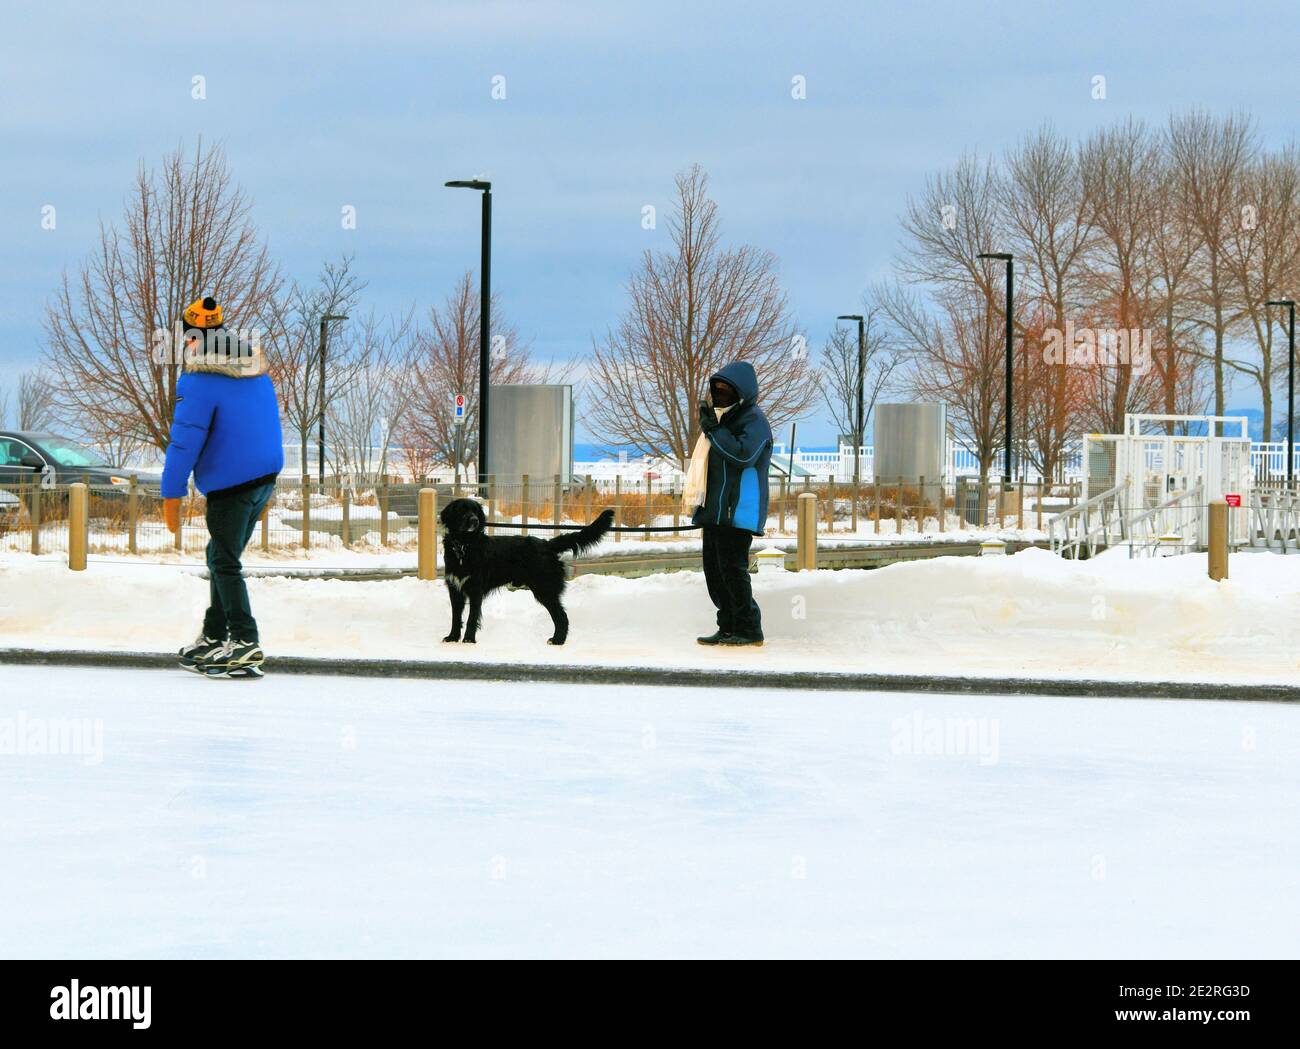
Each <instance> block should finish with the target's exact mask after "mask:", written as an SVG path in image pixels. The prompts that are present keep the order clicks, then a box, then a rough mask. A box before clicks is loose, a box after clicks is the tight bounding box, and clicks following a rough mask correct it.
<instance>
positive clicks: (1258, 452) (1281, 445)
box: [1250, 441, 1300, 480]
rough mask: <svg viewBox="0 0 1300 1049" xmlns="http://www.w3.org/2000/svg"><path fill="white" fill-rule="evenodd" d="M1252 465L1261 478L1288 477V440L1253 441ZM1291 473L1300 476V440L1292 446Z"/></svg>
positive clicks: (1251, 450) (1251, 449)
mask: <svg viewBox="0 0 1300 1049" xmlns="http://www.w3.org/2000/svg"><path fill="white" fill-rule="evenodd" d="M1250 467H1251V470H1253V471H1254V474H1255V476H1256V477H1258V478H1260V479H1261V480H1266V479H1281V478H1284V477H1286V441H1255V442H1253V443H1252V444H1251V446H1250ZM1291 474H1292V476H1293V477H1300V441H1297V442H1296V443H1295V444H1294V445H1292V447H1291Z"/></svg>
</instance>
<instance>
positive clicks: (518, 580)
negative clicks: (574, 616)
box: [439, 499, 614, 645]
mask: <svg viewBox="0 0 1300 1049" xmlns="http://www.w3.org/2000/svg"><path fill="white" fill-rule="evenodd" d="M439 517H440V518H441V519H442V524H443V527H444V528H445V529H446V538H445V539H444V540H443V544H442V558H443V561H442V563H443V569H444V571H445V573H446V576H447V592H448V593H449V594H450V595H451V633H450V634H448V635H447V636H446V637H444V638H443V640H444V641H459V640H460V630H461V615H462V613H463V612H464V610H465V601H466V599H468V600H469V624H468V625H467V626H466V628H465V640H466V641H467V642H469V643H470V644H473V643H474V635H475V634H476V633H478V628H479V624H480V622H481V621H482V614H481V613H482V608H483V598H485V597H487V595H488V594H490V593H491V592H492V591H493V590H495V589H497V587H500V586H505V585H506V584H510V585H512V586H525V587H527V588H528V589H529V590H531V591H532V592H533V597H535V598H537V600H538V602H539V603H540V604H541V606H542V607H543V608H545V609H546V611H548V612H550V613H551V619H552V620H553V621H554V623H555V634H554V636H553V637H551V639H550V644H552V645H562V644H564V640H565V638H567V637H568V636H569V617H568V616H566V615H565V614H564V606H563V605H562V604H560V595H561V594H563V593H564V583H565V578H564V565H563V563H562V562H561V561H560V555H561V554H563V553H567V552H569V551H573V552H574V553H579V554H580V553H582V552H583V551H584V550H589V549H590V548H591V547H593V546H595V545H596V544H597V543H598V542H600V539H601V537H602V536H603V535H604V534H605V533H606V532H608V531H609V528H610V525H611V524H613V522H614V511H613V510H605V511H604V512H603V513H601V515H600V516H599V517H597V518H596V520H594V521H592V522H591V524H589V525H585V526H584V527H582V528H580V529H579V530H578V531H576V532H570V533H568V534H567V535H557V536H556V537H555V538H554V539H534V538H533V537H532V536H522V535H512V536H495V535H487V534H486V533H485V532H484V528H485V527H486V525H487V516H486V515H485V514H484V513H483V507H481V506H480V505H479V504H478V503H476V502H475V501H474V500H473V499H453V500H452V501H451V502H450V503H448V504H447V507H446V509H444V510H443V511H442V513H441V514H440V515H439Z"/></svg>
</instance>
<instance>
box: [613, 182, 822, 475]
mask: <svg viewBox="0 0 1300 1049" xmlns="http://www.w3.org/2000/svg"><path fill="white" fill-rule="evenodd" d="M676 187H677V201H676V209H675V211H674V213H673V216H672V218H671V220H670V223H669V229H670V231H671V235H672V240H673V248H672V249H671V250H669V251H664V252H659V253H653V252H650V251H646V252H645V254H644V256H643V257H642V260H641V265H640V267H639V268H638V269H637V271H636V272H635V273H633V274H632V277H631V279H630V280H629V282H628V295H629V298H630V299H631V302H630V304H629V307H628V310H627V312H626V314H625V315H624V316H623V319H622V320H621V321H620V322H619V324H618V325H617V327H615V328H614V329H613V330H612V331H610V332H608V333H607V334H606V336H605V338H604V339H603V340H601V341H599V342H594V343H593V347H592V356H591V360H590V369H589V372H590V382H591V387H592V397H591V399H590V405H589V408H588V411H587V419H588V422H589V423H590V424H591V426H592V428H593V429H595V430H596V431H598V432H600V433H603V434H604V435H605V436H606V437H607V438H610V439H612V440H615V441H618V442H621V443H624V444H630V445H632V446H634V447H637V448H640V449H642V450H643V451H645V452H646V453H648V454H653V455H663V456H670V457H671V458H673V459H675V460H676V461H677V462H679V463H685V461H686V459H687V457H688V456H689V454H690V449H691V448H692V446H693V443H694V439H695V437H696V435H697V434H698V432H699V420H698V417H697V411H698V405H699V398H700V395H701V393H702V392H703V390H704V386H705V384H706V383H707V382H708V380H709V376H711V375H712V374H714V373H715V372H717V371H718V369H720V368H721V367H722V366H723V365H725V364H727V363H729V362H731V361H736V360H745V361H749V362H750V363H751V364H752V365H753V366H754V370H755V371H756V372H757V373H758V381H759V389H760V391H761V399H762V403H763V409H764V411H765V412H766V413H767V416H768V418H769V420H770V421H771V423H772V425H773V426H774V427H775V426H779V425H780V424H781V423H783V422H786V421H788V420H790V419H794V418H797V417H798V416H799V415H800V414H802V413H803V412H804V411H805V410H806V409H807V408H808V407H809V406H810V405H811V404H812V403H813V402H814V401H815V400H816V398H817V396H818V387H817V384H816V382H815V381H813V376H812V374H811V369H810V367H809V361H808V355H807V352H806V351H805V350H804V349H803V344H802V336H801V335H800V334H799V332H798V331H797V330H796V328H795V324H794V321H793V319H792V318H791V316H790V313H789V309H788V306H787V302H786V297H785V294H784V292H783V291H782V290H781V285H780V281H779V278H778V276H777V261H776V257H775V256H774V255H773V254H772V253H771V252H768V251H762V250H760V249H758V248H754V247H750V246H748V245H745V246H742V247H738V248H729V247H724V246H722V244H721V237H720V230H719V226H718V207H717V204H716V203H715V202H714V201H713V200H712V199H711V198H710V197H709V195H708V176H707V175H706V174H705V173H704V171H703V169H702V168H701V167H700V166H699V165H698V164H697V165H695V166H693V167H691V168H690V169H688V170H687V171H684V172H682V173H681V174H679V175H678V176H677V179H676Z"/></svg>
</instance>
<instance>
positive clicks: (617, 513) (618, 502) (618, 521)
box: [614, 474, 623, 543]
mask: <svg viewBox="0 0 1300 1049" xmlns="http://www.w3.org/2000/svg"><path fill="white" fill-rule="evenodd" d="M614 527H615V528H621V527H623V475H622V474H615V475H614ZM622 539H623V533H622V532H615V533H614V542H616V543H618V542H621V541H622Z"/></svg>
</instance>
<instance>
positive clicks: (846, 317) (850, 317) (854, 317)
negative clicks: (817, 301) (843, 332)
mask: <svg viewBox="0 0 1300 1049" xmlns="http://www.w3.org/2000/svg"><path fill="white" fill-rule="evenodd" d="M835 319H836V320H837V321H860V320H862V314H860V313H841V314H840V315H839V316H838V317H836V318H835Z"/></svg>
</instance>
